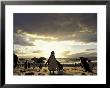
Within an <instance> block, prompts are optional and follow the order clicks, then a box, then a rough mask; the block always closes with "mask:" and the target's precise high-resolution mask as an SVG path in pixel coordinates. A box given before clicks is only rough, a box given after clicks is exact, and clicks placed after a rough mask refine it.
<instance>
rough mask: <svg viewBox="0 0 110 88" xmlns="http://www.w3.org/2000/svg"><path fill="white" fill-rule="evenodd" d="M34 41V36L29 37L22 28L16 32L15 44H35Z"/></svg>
mask: <svg viewBox="0 0 110 88" xmlns="http://www.w3.org/2000/svg"><path fill="white" fill-rule="evenodd" d="M33 41H34V38H31V37H27V36H26V35H25V33H24V32H22V31H20V30H18V32H17V33H15V34H14V44H18V45H22V46H34V44H33Z"/></svg>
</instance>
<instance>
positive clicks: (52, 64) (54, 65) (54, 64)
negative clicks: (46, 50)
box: [46, 51, 58, 74]
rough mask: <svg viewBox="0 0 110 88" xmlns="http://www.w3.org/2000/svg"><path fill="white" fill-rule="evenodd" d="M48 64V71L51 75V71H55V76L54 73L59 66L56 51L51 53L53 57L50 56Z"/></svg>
mask: <svg viewBox="0 0 110 88" xmlns="http://www.w3.org/2000/svg"><path fill="white" fill-rule="evenodd" d="M47 63H48V70H49V71H50V74H51V71H53V74H54V71H56V70H57V68H58V64H57V61H56V58H55V53H54V51H52V52H51V55H50V57H49V59H48V61H47V62H46V64H47Z"/></svg>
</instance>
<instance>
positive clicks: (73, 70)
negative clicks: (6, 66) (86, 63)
mask: <svg viewBox="0 0 110 88" xmlns="http://www.w3.org/2000/svg"><path fill="white" fill-rule="evenodd" d="M13 73H14V75H20V76H22V75H36V76H38V75H97V68H96V66H95V67H94V68H93V73H89V72H85V70H84V69H83V68H81V67H69V66H66V67H63V70H61V71H55V73H54V74H50V72H49V70H48V67H45V66H44V67H42V69H39V68H38V67H35V68H34V69H33V68H32V67H31V68H28V69H24V67H20V68H18V67H16V68H15V69H14V72H13Z"/></svg>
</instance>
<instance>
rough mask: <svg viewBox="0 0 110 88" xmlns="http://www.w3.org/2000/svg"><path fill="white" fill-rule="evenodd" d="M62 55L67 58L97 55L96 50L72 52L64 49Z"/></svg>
mask: <svg viewBox="0 0 110 88" xmlns="http://www.w3.org/2000/svg"><path fill="white" fill-rule="evenodd" d="M64 56H65V57H68V58H78V57H97V53H96V52H85V51H83V52H79V53H74V54H72V52H71V51H64Z"/></svg>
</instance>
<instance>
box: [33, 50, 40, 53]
mask: <svg viewBox="0 0 110 88" xmlns="http://www.w3.org/2000/svg"><path fill="white" fill-rule="evenodd" d="M32 53H42V51H41V50H37V51H33V52H32Z"/></svg>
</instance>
